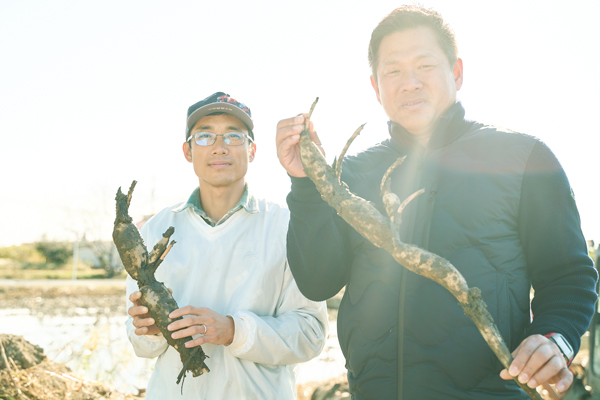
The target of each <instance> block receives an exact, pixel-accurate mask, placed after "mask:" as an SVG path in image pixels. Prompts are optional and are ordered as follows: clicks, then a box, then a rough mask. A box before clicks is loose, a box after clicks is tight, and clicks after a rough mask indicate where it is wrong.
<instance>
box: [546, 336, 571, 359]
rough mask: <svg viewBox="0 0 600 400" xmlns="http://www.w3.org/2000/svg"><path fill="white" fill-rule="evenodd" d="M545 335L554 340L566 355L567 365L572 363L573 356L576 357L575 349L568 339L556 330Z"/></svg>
mask: <svg viewBox="0 0 600 400" xmlns="http://www.w3.org/2000/svg"><path fill="white" fill-rule="evenodd" d="M544 336H545V337H547V338H548V339H550V340H552V341H553V342H554V344H556V345H557V346H558V349H559V350H560V352H561V353H562V354H563V356H564V357H565V361H566V362H567V367H568V366H569V365H571V361H573V358H574V357H575V351H573V347H571V345H570V344H569V342H568V341H567V339H565V337H564V336H563V335H561V334H560V333H556V332H550V333H548V334H546V335H544Z"/></svg>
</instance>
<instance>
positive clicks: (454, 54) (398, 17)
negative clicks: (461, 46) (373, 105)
mask: <svg viewBox="0 0 600 400" xmlns="http://www.w3.org/2000/svg"><path fill="white" fill-rule="evenodd" d="M420 26H426V27H428V28H431V29H432V30H433V32H434V33H435V35H436V36H437V38H438V42H439V44H440V47H441V48H442V51H443V52H444V53H445V54H446V57H448V61H449V62H450V65H451V66H452V65H454V63H456V60H458V46H457V44H456V37H455V36H454V31H452V28H450V26H449V25H448V24H447V23H446V22H445V21H444V19H443V18H442V15H441V14H440V13H438V12H437V11H435V10H433V9H430V8H424V7H419V6H403V7H400V8H396V9H395V10H394V11H392V12H391V13H390V14H389V15H387V16H386V17H385V18H384V19H382V20H381V22H380V23H379V24H378V25H377V27H376V28H375V29H374V30H373V33H372V34H371V41H370V42H369V65H370V66H371V72H372V73H373V79H375V81H377V67H378V65H379V46H380V45H381V41H382V40H383V39H384V38H385V37H386V36H388V35H391V34H392V33H395V32H399V31H403V30H406V29H413V28H418V27H420Z"/></svg>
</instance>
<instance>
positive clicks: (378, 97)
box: [371, 75, 381, 104]
mask: <svg viewBox="0 0 600 400" xmlns="http://www.w3.org/2000/svg"><path fill="white" fill-rule="evenodd" d="M371 86H373V90H375V95H376V96H377V101H378V102H379V104H381V97H380V96H379V84H378V83H377V81H376V80H375V78H374V77H373V75H371Z"/></svg>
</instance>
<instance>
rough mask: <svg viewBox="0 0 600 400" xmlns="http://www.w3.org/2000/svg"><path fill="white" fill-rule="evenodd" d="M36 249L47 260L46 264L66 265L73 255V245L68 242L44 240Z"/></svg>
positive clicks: (36, 245) (38, 243) (37, 244)
mask: <svg viewBox="0 0 600 400" xmlns="http://www.w3.org/2000/svg"><path fill="white" fill-rule="evenodd" d="M35 249H36V250H37V251H39V252H40V253H41V254H42V255H43V256H44V257H45V258H46V264H49V263H52V264H66V262H67V261H68V260H69V258H70V257H71V255H72V254H73V244H71V243H68V242H55V241H45V240H44V241H40V242H36V243H35Z"/></svg>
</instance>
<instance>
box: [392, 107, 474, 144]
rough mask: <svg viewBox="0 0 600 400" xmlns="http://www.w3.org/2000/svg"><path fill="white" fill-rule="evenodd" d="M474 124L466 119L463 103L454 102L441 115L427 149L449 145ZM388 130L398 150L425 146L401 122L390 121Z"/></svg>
mask: <svg viewBox="0 0 600 400" xmlns="http://www.w3.org/2000/svg"><path fill="white" fill-rule="evenodd" d="M472 124H473V123H472V122H470V121H466V120H465V109H464V108H463V106H462V104H461V103H460V102H456V103H454V104H453V105H452V106H451V107H450V108H449V109H448V111H446V112H445V113H444V115H442V116H441V117H440V121H439V123H438V124H437V126H436V128H435V131H434V132H433V134H432V135H431V138H430V139H429V142H428V143H427V149H428V150H435V149H439V148H442V147H444V146H447V145H449V144H450V143H452V142H454V141H455V140H456V139H458V138H459V137H461V136H462V135H463V134H464V133H465V132H467V130H468V129H469V127H470V126H471V125H472ZM388 131H389V133H390V136H391V139H392V140H390V144H391V146H392V147H394V148H395V149H396V150H400V149H403V150H402V151H406V148H407V147H408V148H411V149H418V148H419V147H420V148H423V147H422V146H421V144H420V143H419V142H418V141H417V140H415V138H414V137H413V135H412V134H410V133H409V132H408V131H407V130H406V129H404V127H402V125H400V124H397V123H395V122H392V121H388Z"/></svg>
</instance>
